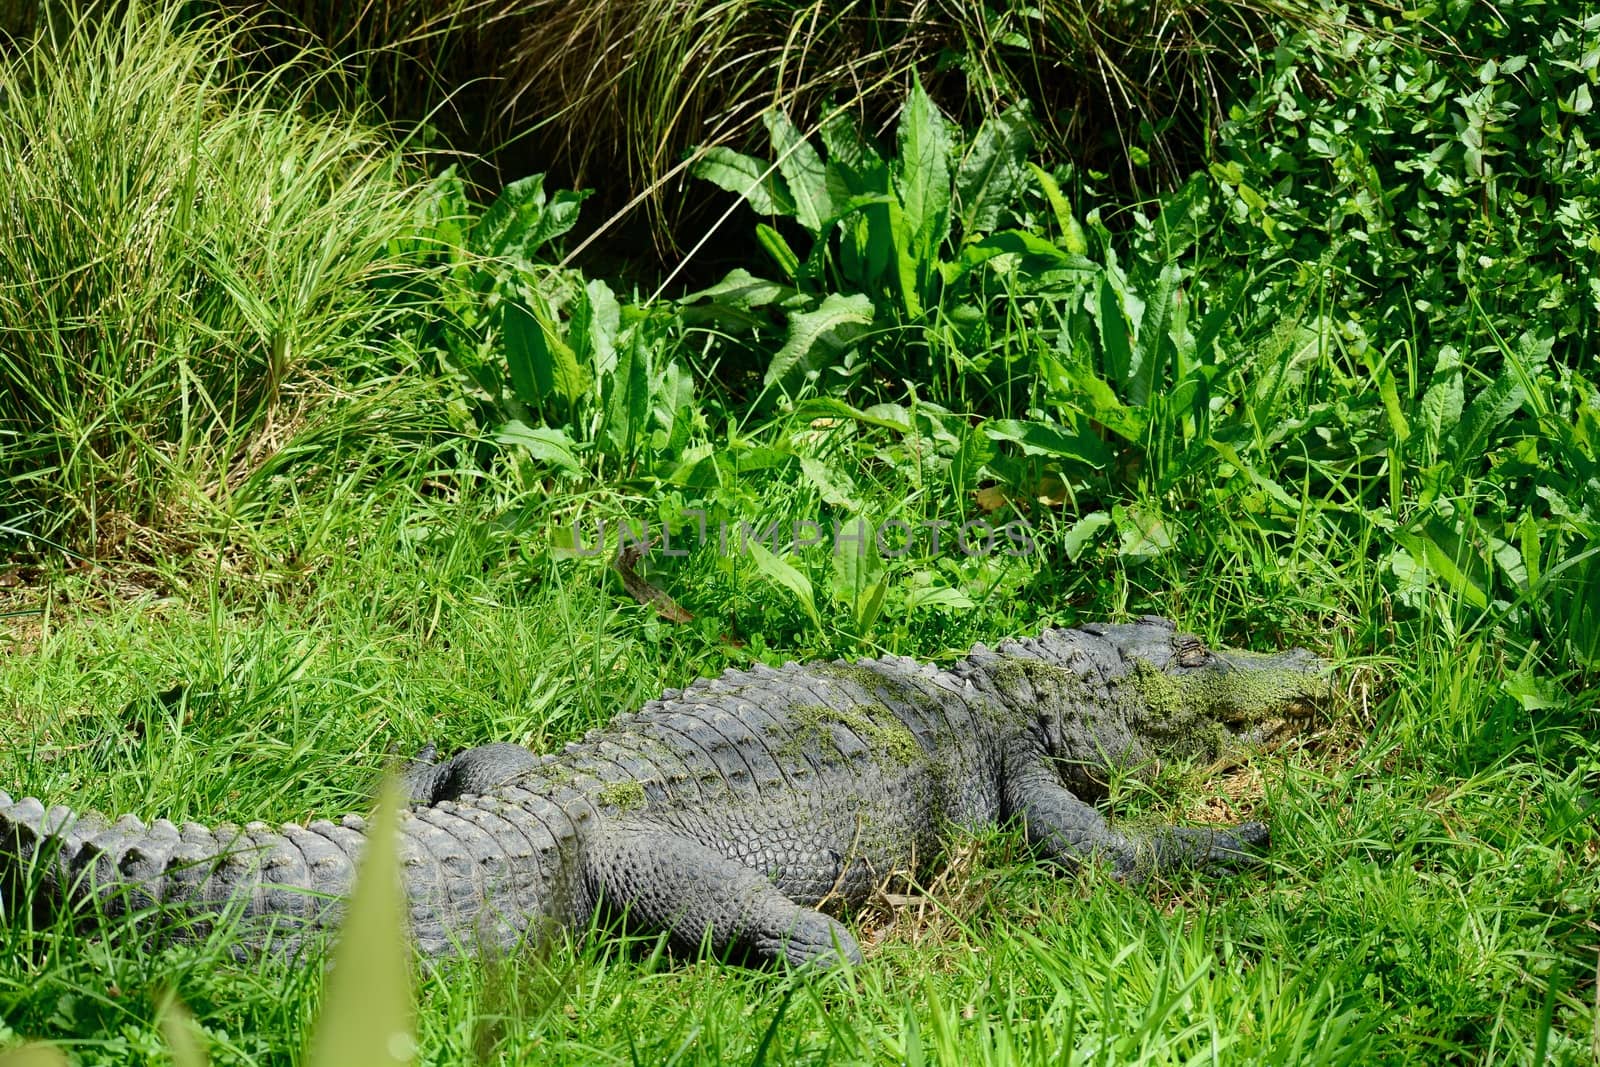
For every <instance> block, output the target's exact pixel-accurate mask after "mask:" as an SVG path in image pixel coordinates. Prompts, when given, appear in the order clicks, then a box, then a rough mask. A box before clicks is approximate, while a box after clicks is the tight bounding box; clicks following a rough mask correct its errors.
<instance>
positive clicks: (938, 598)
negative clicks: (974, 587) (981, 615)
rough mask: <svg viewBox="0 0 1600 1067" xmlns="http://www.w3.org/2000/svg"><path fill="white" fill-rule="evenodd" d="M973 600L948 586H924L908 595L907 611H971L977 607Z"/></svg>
mask: <svg viewBox="0 0 1600 1067" xmlns="http://www.w3.org/2000/svg"><path fill="white" fill-rule="evenodd" d="M976 606H977V605H975V604H974V603H973V602H972V598H971V597H969V596H967V594H965V593H963V592H961V590H959V589H951V588H948V587H947V586H922V587H920V588H916V589H912V590H911V591H910V592H908V593H907V594H906V610H907V611H916V610H917V609H918V608H944V609H953V610H955V611H970V610H972V609H973V608H974V607H976Z"/></svg>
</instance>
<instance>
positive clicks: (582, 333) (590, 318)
mask: <svg viewBox="0 0 1600 1067" xmlns="http://www.w3.org/2000/svg"><path fill="white" fill-rule="evenodd" d="M621 324H622V308H621V306H620V305H619V304H618V303H617V298H616V295H615V294H613V293H612V292H611V287H610V286H608V285H606V283H605V282H603V281H600V280H599V279H598V278H597V279H595V280H594V281H592V282H590V283H589V284H588V285H586V286H584V288H583V292H582V294H581V295H580V296H579V297H578V299H577V300H575V301H574V302H573V307H572V322H571V325H570V326H569V327H568V329H567V336H568V337H569V338H571V341H572V351H573V354H574V356H575V357H576V359H577V361H578V364H579V365H580V366H585V367H588V368H590V369H591V370H592V371H593V373H595V374H596V375H602V374H606V373H608V372H610V370H611V369H612V368H613V367H615V366H616V363H617V352H616V340H617V330H618V329H619V328H620V327H621Z"/></svg>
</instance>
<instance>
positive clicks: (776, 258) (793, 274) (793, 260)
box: [756, 222, 800, 282]
mask: <svg viewBox="0 0 1600 1067" xmlns="http://www.w3.org/2000/svg"><path fill="white" fill-rule="evenodd" d="M756 241H757V242H758V243H759V244H760V245H761V247H762V248H763V249H765V250H766V253H767V255H769V256H771V257H772V262H773V263H775V264H776V265H777V267H778V269H779V270H780V271H782V272H783V276H784V277H785V278H788V279H789V280H790V281H791V282H792V281H795V280H796V279H797V278H799V277H800V257H799V256H797V255H795V254H794V249H792V248H790V247H789V242H788V241H785V240H784V239H783V234H781V233H779V232H778V231H777V230H774V229H773V228H772V227H771V226H768V225H767V224H766V223H764V222H758V223H756Z"/></svg>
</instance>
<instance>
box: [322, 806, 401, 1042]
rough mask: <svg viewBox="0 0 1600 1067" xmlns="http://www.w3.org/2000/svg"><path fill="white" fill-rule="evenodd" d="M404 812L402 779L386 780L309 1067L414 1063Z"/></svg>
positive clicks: (336, 954)
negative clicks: (401, 835)
mask: <svg viewBox="0 0 1600 1067" xmlns="http://www.w3.org/2000/svg"><path fill="white" fill-rule="evenodd" d="M401 807H402V801H401V796H400V785H399V782H398V781H396V780H395V779H393V778H390V779H387V780H386V781H385V782H384V785H383V790H382V793H381V795H380V798H379V801H378V810H377V812H376V813H374V815H373V817H372V820H371V821H370V822H369V823H368V824H367V843H366V848H365V850H364V851H363V853H362V856H361V868H360V872H359V873H358V875H357V877H356V886H355V891H354V893H353V894H352V895H351V898H350V904H349V910H348V911H347V912H346V913H345V918H344V925H343V928H342V929H341V930H340V933H339V943H338V946H337V947H336V948H335V949H334V953H333V968H332V971H331V972H330V973H329V975H328V979H327V986H326V991H325V992H324V994H323V998H322V1013H321V1015H320V1017H319V1018H318V1019H317V1023H316V1026H315V1028H314V1031H313V1033H312V1036H311V1042H310V1045H309V1047H308V1050H307V1053H306V1060H305V1062H306V1064H307V1067H392V1065H397V1064H405V1063H410V1062H411V1061H412V1060H413V1059H414V1058H415V1055H416V1037H415V1030H414V1026H413V1021H412V1002H411V979H410V970H411V946H410V939H409V934H408V931H407V927H406V912H405V896H404V893H403V892H402V891H401V888H400V879H399V872H400V867H399V860H398V849H397V847H396V840H397V837H398V833H397V830H398V825H399V818H400V809H401Z"/></svg>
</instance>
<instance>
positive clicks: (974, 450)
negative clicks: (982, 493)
mask: <svg viewBox="0 0 1600 1067" xmlns="http://www.w3.org/2000/svg"><path fill="white" fill-rule="evenodd" d="M960 440H961V445H960V447H959V448H957V449H956V454H955V455H954V456H951V457H950V482H951V484H952V485H953V486H954V487H955V491H956V492H957V493H960V494H962V495H965V494H966V493H967V491H968V490H970V489H972V488H973V487H974V486H976V485H977V484H978V476H979V475H980V474H981V473H982V471H983V465H984V464H985V463H988V462H989V461H990V460H991V459H993V458H994V454H995V448H994V441H993V440H991V439H990V438H989V437H988V436H987V435H986V434H984V433H983V432H982V430H980V429H977V428H974V427H972V426H967V425H963V426H962V427H961V431H960Z"/></svg>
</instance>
